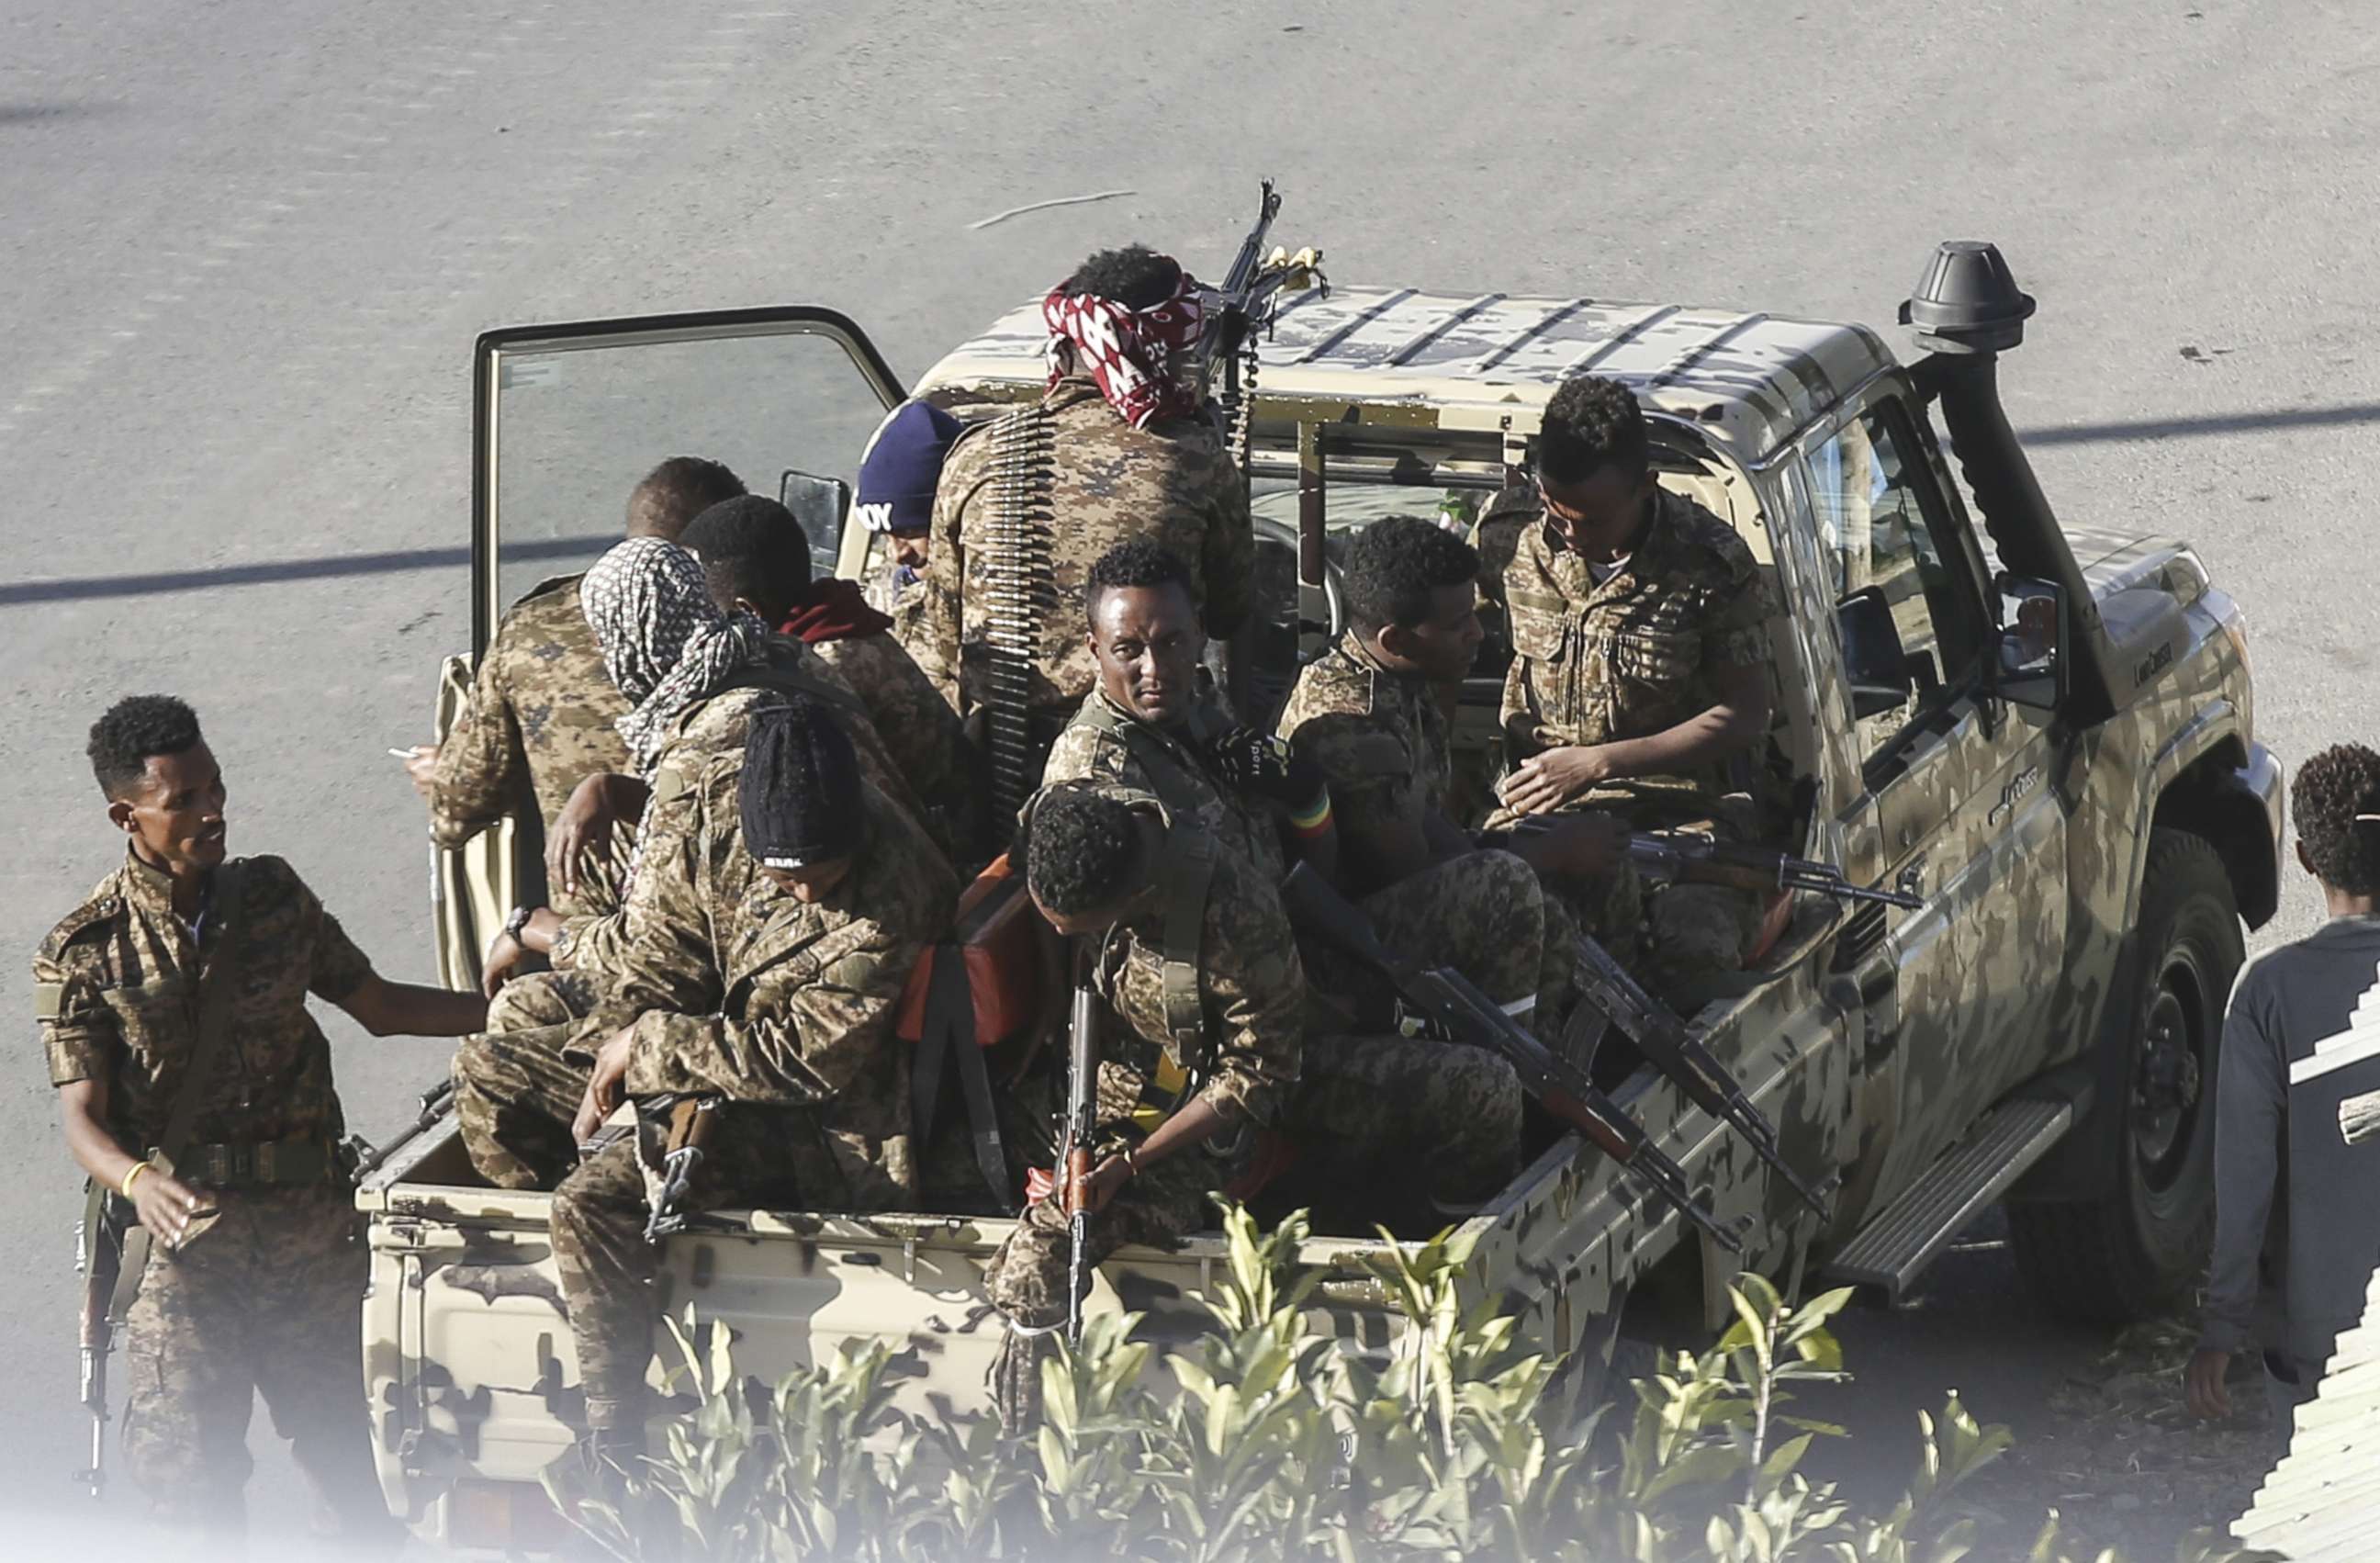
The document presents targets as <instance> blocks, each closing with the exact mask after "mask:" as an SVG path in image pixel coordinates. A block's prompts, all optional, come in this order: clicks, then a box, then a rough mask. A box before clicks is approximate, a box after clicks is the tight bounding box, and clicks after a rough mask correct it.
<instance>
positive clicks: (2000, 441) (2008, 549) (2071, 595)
mask: <svg viewBox="0 0 2380 1563" xmlns="http://www.w3.org/2000/svg"><path fill="white" fill-rule="evenodd" d="M2033 311H2034V300H2033V295H2031V294H2029V293H2025V292H2023V291H2022V290H2020V289H2019V288H2018V287H2017V285H2016V278H2015V277H2014V276H2013V275H2011V274H2010V271H2009V266H2008V263H2007V262H2006V261H2005V260H2003V259H2001V257H2000V252H1999V250H1998V246H1996V245H1991V244H1985V243H1982V242H1979V241H1977V240H1974V239H1953V240H1951V241H1949V242H1948V243H1945V244H1941V245H1938V246H1937V247H1936V249H1935V250H1934V258H1933V260H1932V261H1931V262H1930V263H1928V264H1927V266H1926V268H1925V276H1924V277H1923V278H1921V279H1920V280H1919V282H1918V284H1917V290H1916V291H1915V292H1914V293H1913V294H1912V295H1910V297H1909V298H1908V299H1905V300H1903V301H1902V303H1901V306H1900V324H1903V325H1907V326H1913V327H1914V328H1915V330H1916V336H1917V343H1918V346H1920V347H1922V348H1925V349H1927V351H1926V356H1925V358H1923V359H1920V360H1918V361H1917V362H1916V363H1915V364H1913V366H1911V370H1910V372H1911V374H1912V375H1913V377H1914V378H1915V380H1916V382H1917V387H1918V390H1919V391H1920V393H1921V394H1923V395H1924V396H1925V397H1926V399H1928V400H1938V401H1939V402H1940V404H1941V409H1942V426H1943V428H1944V429H1945V430H1946V431H1948V433H1949V436H1950V444H1951V446H1952V449H1953V452H1954V454H1955V455H1956V457H1957V458H1958V462H1959V470H1961V472H1963V473H1964V474H1965V475H1966V479H1967V486H1968V488H1969V489H1970V490H1971V491H1972V492H1973V495H1974V496H1975V505H1976V507H1977V508H1978V509H1980V510H1981V511H1982V512H1983V523H1984V530H1985V531H1986V532H1987V533H1989V534H1990V537H1991V540H1992V543H1994V545H1995V546H1996V547H1997V549H1998V553H1999V561H2000V568H2002V569H2004V570H2006V571H2008V572H2009V573H2010V574H2011V575H2017V576H2030V577H2033V578H2035V579H2037V580H2046V581H2050V582H2053V583H2055V584H2056V585H2058V587H2060V588H2061V589H2063V591H2064V592H2065V596H2066V602H2067V612H2068V615H2069V618H2068V621H2067V622H2068V623H2069V625H2070V627H2071V631H2072V634H2071V641H2070V646H2069V649H2068V654H2069V663H2068V666H2069V678H2070V684H2069V686H2068V696H2067V709H2066V710H2065V711H2064V712H2063V713H2062V714H2063V715H2065V716H2066V717H2068V718H2069V719H2070V720H2071V721H2073V722H2075V723H2078V724H2080V725H2084V726H2088V725H2090V724H2092V723H2095V722H2100V721H2104V720H2105V719H2106V718H2107V717H2108V716H2110V715H2113V714H2115V712H2116V710H2117V708H2118V705H2119V702H2118V701H2117V700H2116V699H2115V698H2114V697H2113V694H2112V689H2111V685H2110V683H2109V681H2108V678H2107V634H2106V629H2105V626H2104V625H2103V624H2102V622H2101V619H2100V614H2099V608H2098V605H2097V604H2095V602H2093V600H2092V597H2091V588H2090V586H2089V584H2088V583H2087V582H2085V581H2084V580H2083V571H2082V569H2081V568H2080V567H2079V566H2077V565H2076V564H2075V562H2074V553H2073V550H2072V549H2070V547H2068V546H2067V543H2066V534H2065V532H2064V531H2060V530H2059V528H2058V516H2057V514H2056V512H2054V511H2053V510H2051V509H2050V507H2049V501H2048V499H2047V498H2046V497H2045V496H2044V495H2043V494H2042V492H2041V484H2040V483H2039V482H2037V481H2036V480H2035V479H2034V475H2033V463H2032V462H2030V461H2028V460H2027V459H2026V458H2025V454H2024V447H2023V446H2021V445H2019V444H2018V443H2017V437H2016V431H2015V430H2013V429H2011V428H2010V427H2009V421H2008V412H2007V409H2004V408H2002V407H2001V405H2000V394H1999V355H2000V354H2001V353H2003V352H2006V351H2007V350H2008V349H2010V348H2014V347H2016V346H2018V345H2019V344H2020V343H2022V341H2023V340H2024V323H2025V322H2026V321H2027V320H2028V319H2030V318H2031V317H2032V315H2033Z"/></svg>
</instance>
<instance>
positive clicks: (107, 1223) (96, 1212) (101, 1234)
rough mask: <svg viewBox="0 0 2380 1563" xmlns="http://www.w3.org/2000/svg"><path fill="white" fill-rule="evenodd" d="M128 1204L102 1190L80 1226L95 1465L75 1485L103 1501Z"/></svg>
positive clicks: (86, 1393)
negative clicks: (111, 1358) (110, 1368)
mask: <svg viewBox="0 0 2380 1563" xmlns="http://www.w3.org/2000/svg"><path fill="white" fill-rule="evenodd" d="M129 1219H130V1216H129V1215H128V1210H127V1208H126V1205H125V1203H124V1202H122V1201H119V1200H118V1199H116V1198H115V1195H114V1194H113V1193H111V1192H110V1191H107V1190H106V1189H103V1188H100V1187H98V1186H96V1185H94V1186H93V1187H92V1190H91V1197H90V1198H89V1200H88V1201H86V1202H85V1203H84V1206H83V1216H82V1219H81V1220H80V1221H78V1222H76V1223H75V1271H76V1273H77V1274H79V1276H82V1328H81V1332H80V1335H81V1341H80V1344H81V1348H82V1404H83V1410H87V1411H89V1412H90V1413H91V1463H90V1464H89V1465H87V1466H85V1467H84V1468H83V1469H82V1470H80V1471H76V1472H75V1480H76V1481H78V1482H79V1483H81V1484H83V1486H84V1487H86V1488H87V1489H89V1490H90V1493H91V1496H92V1497H94V1498H95V1497H98V1496H100V1495H101V1493H102V1491H103V1489H104V1488H105V1487H106V1485H107V1422H108V1417H107V1354H108V1353H109V1352H110V1351H112V1350H114V1349H115V1320H114V1319H112V1318H110V1317H109V1316H108V1315H109V1311H110V1309H111V1308H112V1307H113V1306H114V1304H115V1278H116V1276H117V1274H118V1272H119V1271H120V1269H121V1267H122V1264H123V1262H124V1226H125V1223H126V1222H127V1221H128V1220H129Z"/></svg>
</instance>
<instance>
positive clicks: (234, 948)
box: [107, 862, 248, 1325]
mask: <svg viewBox="0 0 2380 1563" xmlns="http://www.w3.org/2000/svg"><path fill="white" fill-rule="evenodd" d="M247 866H248V865H247V864H245V863H240V862H228V863H225V864H224V866H223V867H221V868H219V869H217V870H215V882H214V887H213V905H212V906H211V907H210V908H209V909H208V911H207V917H208V920H209V922H212V924H213V927H212V933H213V935H214V941H215V956H214V959H213V960H212V961H209V960H207V959H206V958H205V955H204V952H203V951H202V952H200V968H199V979H198V980H199V985H200V994H199V1035H198V1040H197V1042H196V1043H194V1044H192V1046H191V1048H190V1057H189V1062H188V1064H187V1065H186V1066H185V1067H184V1068H183V1070H182V1089H181V1090H179V1091H178V1092H176V1093H175V1094H174V1110H173V1112H171V1113H170V1114H168V1115H167V1116H166V1118H165V1132H164V1133H163V1134H161V1135H159V1136H158V1137H157V1144H156V1148H155V1149H153V1150H152V1151H151V1152H150V1153H149V1160H150V1161H151V1162H152V1164H154V1166H155V1167H156V1171H157V1172H159V1173H167V1174H170V1173H172V1172H173V1170H174V1164H175V1161H176V1158H178V1157H179V1156H181V1155H182V1154H183V1153H184V1152H185V1151H187V1150H188V1147H189V1143H190V1131H191V1130H193V1129H195V1128H197V1127H198V1121H199V1102H200V1098H201V1097H203V1096H204V1095H205V1094H206V1092H205V1084H204V1082H205V1081H208V1080H209V1079H211V1078H212V1076H213V1074H214V1070H215V1065H216V1064H217V1063H218V1062H219V1061H220V1060H221V1059H222V1057H223V1056H224V1050H225V1047H226V1046H227V1045H228V1044H230V1041H231V1000H232V995H233V993H234V992H235V991H236V990H237V987H238V968H239V965H240V960H241V957H243V956H244V955H245V954H246V953H247V950H246V947H245V946H246V944H247V939H246V934H247V930H248V920H247V917H246V915H245V914H246V912H247V910H248V909H247V908H245V907H244V906H242V905H241V904H240V892H241V891H242V890H243V889H244V888H246V886H247V873H246V872H245V871H246V869H247ZM151 1176H152V1177H153V1176H155V1174H154V1173H152V1175H151ZM152 1240H153V1239H152V1235H151V1233H150V1231H149V1228H148V1227H143V1226H140V1224H139V1223H137V1222H135V1223H131V1224H129V1225H128V1226H127V1227H125V1232H124V1256H123V1261H122V1264H120V1265H119V1267H118V1268H117V1270H116V1272H115V1293H114V1295H113V1296H111V1297H110V1298H109V1299H108V1304H107V1317H108V1322H109V1323H111V1324H115V1325H121V1324H122V1323H124V1317H125V1315H126V1314H127V1313H129V1312H131V1309H132V1301H133V1299H135V1298H137V1297H139V1296H140V1273H141V1272H142V1271H144V1270H146V1269H147V1268H148V1267H149V1249H150V1245H151V1243H152Z"/></svg>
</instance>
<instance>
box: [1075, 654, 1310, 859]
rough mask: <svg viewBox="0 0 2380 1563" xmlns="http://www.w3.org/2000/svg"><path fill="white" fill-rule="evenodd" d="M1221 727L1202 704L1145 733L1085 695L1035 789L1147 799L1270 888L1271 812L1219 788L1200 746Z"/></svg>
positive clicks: (1275, 843) (1275, 841) (1103, 699)
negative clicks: (1072, 788)
mask: <svg viewBox="0 0 2380 1563" xmlns="http://www.w3.org/2000/svg"><path fill="white" fill-rule="evenodd" d="M1227 727H1229V724H1228V722H1227V721H1226V720H1225V719H1224V717H1223V714H1222V713H1221V711H1220V710H1219V709H1218V708H1217V707H1215V706H1214V705H1212V704H1209V703H1201V704H1199V705H1196V706H1194V707H1192V708H1191V711H1190V714H1189V715H1188V716H1187V717H1185V718H1184V720H1183V723H1182V726H1181V727H1179V728H1178V729H1174V730H1172V731H1168V730H1166V729H1164V728H1160V727H1151V726H1149V725H1148V724H1147V723H1146V722H1143V721H1140V720H1139V719H1137V718H1135V717H1134V716H1132V715H1130V714H1126V713H1125V712H1124V711H1123V709H1122V708H1121V707H1119V706H1117V705H1115V704H1113V703H1112V702H1110V701H1109V699H1108V698H1107V696H1105V695H1104V694H1101V693H1100V692H1099V690H1092V691H1091V692H1090V694H1089V695H1087V697H1085V699H1084V701H1083V703H1082V708H1081V709H1080V710H1078V711H1076V712H1075V719H1074V720H1073V721H1071V722H1069V723H1068V724H1066V727H1065V730H1064V731H1063V732H1061V733H1060V734H1059V735H1058V740H1057V742H1056V743H1055V744H1053V745H1051V746H1050V760H1049V763H1048V764H1046V765H1044V766H1043V767H1042V770H1041V785H1042V786H1044V787H1049V786H1051V785H1053V784H1055V783H1058V782H1062V781H1090V782H1099V783H1102V784H1105V785H1107V786H1110V787H1112V788H1116V789H1118V790H1119V791H1122V792H1125V793H1129V794H1132V795H1134V796H1146V797H1150V798H1155V799H1157V800H1159V801H1160V802H1161V803H1163V804H1164V806H1165V809H1166V812H1167V814H1168V815H1169V817H1171V816H1173V815H1187V816H1188V817H1190V818H1193V819H1196V821H1197V822H1198V824H1200V825H1201V826H1203V827H1204V828H1205V829H1206V831H1207V832H1208V834H1209V835H1210V836H1214V837H1215V839H1216V840H1218V841H1219V842H1220V843H1222V845H1223V846H1224V847H1225V848H1226V849H1229V850H1231V851H1233V852H1236V853H1238V854H1239V855H1240V856H1241V857H1242V858H1243V859H1245V860H1246V861H1247V862H1248V863H1250V864H1251V865H1253V866H1254V867H1255V868H1256V869H1257V870H1258V871H1259V872H1261V873H1264V874H1265V875H1267V876H1268V877H1269V880H1270V881H1278V880H1279V879H1280V878H1281V875H1282V874H1283V873H1286V872H1287V864H1286V863H1285V861H1284V860H1283V858H1282V856H1281V832H1280V830H1279V828H1278V827H1277V826H1276V825H1275V824H1274V821H1273V815H1272V812H1271V811H1270V810H1269V808H1267V807H1265V806H1264V805H1262V804H1258V803H1255V802H1252V801H1250V800H1247V799H1245V798H1243V797H1242V796H1241V795H1240V794H1238V793H1237V792H1234V791H1233V790H1231V789H1230V788H1226V787H1225V786H1224V785H1223V784H1222V783H1221V781H1220V780H1219V779H1218V778H1217V777H1216V775H1215V774H1214V772H1213V771H1212V770H1211V769H1209V768H1208V763H1207V760H1206V757H1205V755H1204V753H1203V752H1202V748H1203V745H1204V744H1205V743H1206V742H1207V741H1208V740H1209V739H1212V738H1214V737H1216V736H1219V735H1220V733H1222V732H1223V731H1224V730H1226V728H1227Z"/></svg>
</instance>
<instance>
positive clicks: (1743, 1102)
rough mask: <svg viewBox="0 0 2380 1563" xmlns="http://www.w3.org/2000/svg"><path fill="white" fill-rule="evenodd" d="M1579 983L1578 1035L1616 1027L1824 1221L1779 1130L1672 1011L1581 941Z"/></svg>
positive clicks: (1823, 1209)
mask: <svg viewBox="0 0 2380 1563" xmlns="http://www.w3.org/2000/svg"><path fill="white" fill-rule="evenodd" d="M1577 981H1578V985H1579V995H1578V1008H1577V1009H1576V1010H1574V1011H1573V1013H1572V1016H1571V1020H1570V1024H1571V1027H1572V1029H1573V1032H1576V1031H1577V1029H1578V1028H1580V1027H1582V1026H1587V1027H1593V1026H1595V1025H1597V1023H1599V1022H1609V1024H1611V1025H1614V1026H1617V1027H1619V1028H1620V1030H1621V1032H1623V1033H1624V1034H1626V1036H1627V1037H1628V1039H1629V1040H1630V1041H1632V1042H1633V1043H1634V1044H1636V1051H1637V1052H1639V1053H1641V1054H1643V1055H1644V1056H1645V1060H1646V1061H1647V1062H1648V1063H1650V1064H1651V1065H1652V1066H1653V1067H1654V1068H1657V1069H1658V1070H1660V1071H1661V1072H1662V1073H1663V1074H1665V1075H1667V1076H1669V1077H1670V1080H1672V1081H1675V1082H1676V1083H1677V1086H1678V1089H1679V1090H1681V1091H1683V1092H1684V1093H1686V1095H1687V1097H1688V1098H1689V1099H1690V1100H1692V1101H1693V1102H1694V1105H1696V1106H1698V1107H1700V1108H1702V1109H1703V1111H1705V1112H1706V1113H1708V1114H1710V1115H1711V1117H1715V1118H1718V1119H1721V1120H1723V1121H1724V1122H1726V1123H1727V1124H1728V1125H1730V1127H1732V1128H1733V1129H1734V1130H1735V1131H1736V1132H1737V1133H1738V1134H1741V1135H1743V1138H1744V1142H1746V1143H1747V1144H1749V1145H1750V1146H1751V1147H1752V1149H1753V1153H1754V1154H1755V1155H1757V1156H1759V1158H1760V1159H1761V1160H1762V1161H1764V1162H1766V1163H1767V1164H1768V1169H1769V1170H1770V1171H1771V1172H1774V1173H1775V1174H1776V1175H1777V1176H1778V1177H1779V1178H1783V1179H1784V1180H1785V1184H1786V1187H1788V1188H1790V1189H1791V1190H1792V1191H1793V1192H1794V1193H1795V1194H1796V1195H1797V1196H1798V1197H1799V1198H1800V1199H1801V1201H1802V1203H1803V1204H1806V1205H1808V1206H1809V1207H1810V1208H1811V1209H1812V1210H1814V1211H1816V1212H1817V1213H1818V1214H1819V1215H1826V1214H1827V1206H1826V1202H1825V1201H1823V1200H1821V1199H1820V1198H1819V1197H1818V1193H1817V1191H1816V1190H1815V1189H1813V1188H1811V1187H1810V1185H1809V1184H1807V1183H1805V1182H1803V1180H1802V1178H1801V1177H1800V1175H1798V1174H1797V1173H1795V1172H1794V1170H1793V1168H1792V1167H1791V1165H1789V1164H1788V1163H1787V1162H1786V1160H1785V1157H1784V1154H1783V1153H1781V1152H1780V1151H1779V1149H1778V1147H1777V1126H1776V1125H1774V1124H1772V1123H1770V1122H1769V1121H1768V1119H1767V1116H1766V1115H1765V1114H1763V1113H1762V1112H1761V1110H1760V1109H1759V1108H1758V1107H1755V1106H1754V1105H1752V1098H1751V1097H1749V1096H1746V1095H1745V1094H1744V1093H1743V1086H1741V1085H1739V1084H1737V1083H1736V1081H1735V1077H1734V1076H1732V1075H1730V1074H1729V1073H1728V1072H1727V1067H1726V1066H1725V1065H1723V1064H1721V1063H1720V1062H1719V1061H1718V1058H1717V1057H1716V1056H1714V1055H1713V1054H1712V1053H1711V1050H1710V1049H1709V1048H1707V1047H1705V1046H1704V1045H1703V1044H1701V1043H1699V1042H1696V1041H1695V1040H1694V1037H1693V1036H1692V1035H1691V1034H1689V1033H1688V1032H1687V1031H1686V1023H1685V1022H1684V1021H1683V1020H1680V1019H1679V1018H1678V1016H1677V1014H1676V1012H1675V1011H1673V1010H1671V1009H1670V1007H1669V1006H1668V1005H1665V1004H1663V1003H1662V1002H1661V1001H1660V1000H1659V999H1657V998H1655V997H1654V996H1653V995H1651V994H1648V993H1646V992H1645V990H1644V988H1643V987H1642V986H1641V985H1639V984H1638V983H1637V981H1636V979H1635V978H1633V977H1632V976H1630V975H1629V974H1628V973H1627V971H1625V970H1624V969H1623V968H1622V967H1621V964H1620V962H1618V961H1617V960H1614V959H1611V952H1610V951H1609V950H1607V949H1605V948H1604V947H1603V946H1601V945H1599V944H1597V943H1596V942H1595V941H1594V940H1593V939H1590V938H1586V937H1585V936H1584V935H1582V936H1581V937H1580V939H1579V941H1578V967H1577ZM1586 1051H1587V1049H1586V1048H1585V1047H1584V1046H1581V1047H1575V1048H1572V1049H1571V1050H1570V1056H1572V1057H1573V1058H1576V1059H1579V1060H1580V1064H1581V1067H1582V1068H1584V1067H1585V1053H1586Z"/></svg>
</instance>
